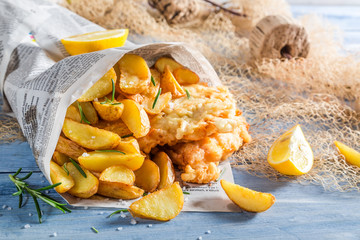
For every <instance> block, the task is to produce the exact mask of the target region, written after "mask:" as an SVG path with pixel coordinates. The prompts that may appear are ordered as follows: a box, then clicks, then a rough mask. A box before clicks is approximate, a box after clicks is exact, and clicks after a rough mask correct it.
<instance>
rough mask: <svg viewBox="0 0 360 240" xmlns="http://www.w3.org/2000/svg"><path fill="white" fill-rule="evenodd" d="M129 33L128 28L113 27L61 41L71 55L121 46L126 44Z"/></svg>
mask: <svg viewBox="0 0 360 240" xmlns="http://www.w3.org/2000/svg"><path fill="white" fill-rule="evenodd" d="M128 34H129V30H128V29H113V30H106V31H98V32H91V33H85V34H80V35H75V36H71V37H67V38H64V39H61V42H62V44H63V45H64V47H65V49H66V51H67V52H68V53H69V54H70V55H78V54H82V53H89V52H94V51H100V50H104V49H108V48H114V47H121V46H123V45H124V44H125V41H126V38H127V36H128Z"/></svg>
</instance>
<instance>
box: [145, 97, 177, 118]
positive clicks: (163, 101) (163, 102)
mask: <svg viewBox="0 0 360 240" xmlns="http://www.w3.org/2000/svg"><path fill="white" fill-rule="evenodd" d="M171 96H172V95H171V93H170V92H167V93H164V94H161V95H160V96H159V97H158V100H157V101H156V104H155V106H154V108H153V105H154V101H155V98H145V99H144V102H143V104H142V105H143V106H144V109H145V111H146V112H147V113H148V114H152V115H155V114H159V113H161V111H162V110H163V109H164V108H165V107H166V106H167V105H168V103H169V102H170V100H171Z"/></svg>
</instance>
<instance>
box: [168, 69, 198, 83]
mask: <svg viewBox="0 0 360 240" xmlns="http://www.w3.org/2000/svg"><path fill="white" fill-rule="evenodd" d="M173 75H174V77H175V79H176V81H177V82H178V83H179V84H181V85H186V84H196V83H198V82H199V81H200V78H199V76H198V75H197V74H196V73H194V72H193V71H191V70H190V69H187V68H184V67H183V68H178V69H175V70H174V71H173Z"/></svg>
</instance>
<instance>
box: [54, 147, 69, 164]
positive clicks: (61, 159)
mask: <svg viewBox="0 0 360 240" xmlns="http://www.w3.org/2000/svg"><path fill="white" fill-rule="evenodd" d="M52 160H53V161H54V162H55V163H57V164H58V165H59V166H62V165H64V163H67V162H70V159H69V157H68V156H67V155H65V154H63V153H61V152H58V151H56V150H55V152H54V153H53V156H52Z"/></svg>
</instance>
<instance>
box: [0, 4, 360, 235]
mask: <svg viewBox="0 0 360 240" xmlns="http://www.w3.org/2000/svg"><path fill="white" fill-rule="evenodd" d="M314 11H317V12H322V13H326V14H327V15H326V16H327V17H328V18H329V19H330V21H332V22H334V23H337V24H339V25H340V26H341V27H343V29H344V31H345V43H346V44H347V46H349V45H353V46H358V45H359V43H360V25H359V22H360V21H359V20H360V8H358V7H348V8H338V7H320V6H317V7H314V6H311V7H309V6H296V7H294V8H293V12H294V14H295V15H296V16H299V15H300V14H303V13H307V12H314ZM0 163H1V164H0V186H1V188H0V189H1V191H0V239H45V238H50V237H52V236H53V234H54V233H56V234H57V237H56V239H96V238H98V239H119V238H125V239H145V238H148V239H199V237H200V236H201V237H202V239H204V240H205V239H360V222H359V219H360V203H359V200H360V193H358V192H348V193H340V192H325V191H324V190H323V189H322V188H321V187H320V186H314V185H308V186H303V185H300V184H294V183H287V182H271V181H269V180H267V179H262V178H258V177H254V176H251V175H249V174H247V173H245V172H243V171H239V170H236V169H234V171H233V173H234V177H235V182H236V183H239V184H242V185H244V186H247V187H249V188H253V189H255V190H259V191H264V192H271V193H273V194H274V195H275V196H276V198H277V201H276V203H275V205H274V206H273V207H272V208H271V209H270V210H268V211H267V212H264V213H259V214H254V213H248V212H240V213H186V212H182V213H180V215H179V216H178V217H176V218H175V219H174V220H172V221H169V222H164V223H162V222H155V221H147V220H139V221H138V223H137V224H136V225H132V224H130V220H131V217H130V216H129V214H128V213H127V214H126V217H125V218H122V217H120V216H114V217H112V218H110V219H109V218H106V216H107V215H109V214H110V213H111V212H113V211H114V209H100V208H98V209H84V208H73V207H71V209H72V210H73V212H72V213H71V214H62V213H61V212H60V211H58V210H56V209H53V208H51V207H49V206H48V205H46V204H43V203H40V206H41V209H42V210H43V211H44V214H45V215H44V223H42V224H38V222H37V216H36V212H35V208H34V204H33V202H32V200H29V202H28V204H27V205H26V206H25V207H24V208H22V209H18V207H17V204H18V200H17V197H13V196H11V194H12V193H13V192H15V187H14V185H13V184H12V183H11V182H10V181H9V178H8V174H9V173H12V172H15V171H16V170H17V169H18V168H19V167H23V169H24V172H28V171H35V173H34V175H33V176H32V177H31V178H30V181H29V183H30V184H31V185H33V186H39V187H42V186H46V185H47V182H46V180H45V178H44V177H43V176H41V173H40V172H39V169H38V168H37V166H36V164H35V160H34V158H33V156H32V152H31V150H30V148H29V146H28V144H27V143H20V142H15V143H11V144H0ZM49 194H50V196H52V197H54V198H56V199H58V200H59V201H61V198H60V197H59V196H58V195H57V194H56V193H55V192H54V191H50V193H49ZM189 197H191V195H190V196H189ZM30 215H31V216H30ZM26 224H30V226H31V227H30V228H27V229H25V228H24V226H25V225H26ZM149 224H151V227H150V225H149ZM92 226H94V227H95V228H97V229H98V230H99V233H98V234H96V233H94V232H93V231H92V230H91V227H92ZM118 227H122V230H119V231H118V230H117V228H118ZM209 230H210V231H211V233H210V234H206V232H207V231H209Z"/></svg>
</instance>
